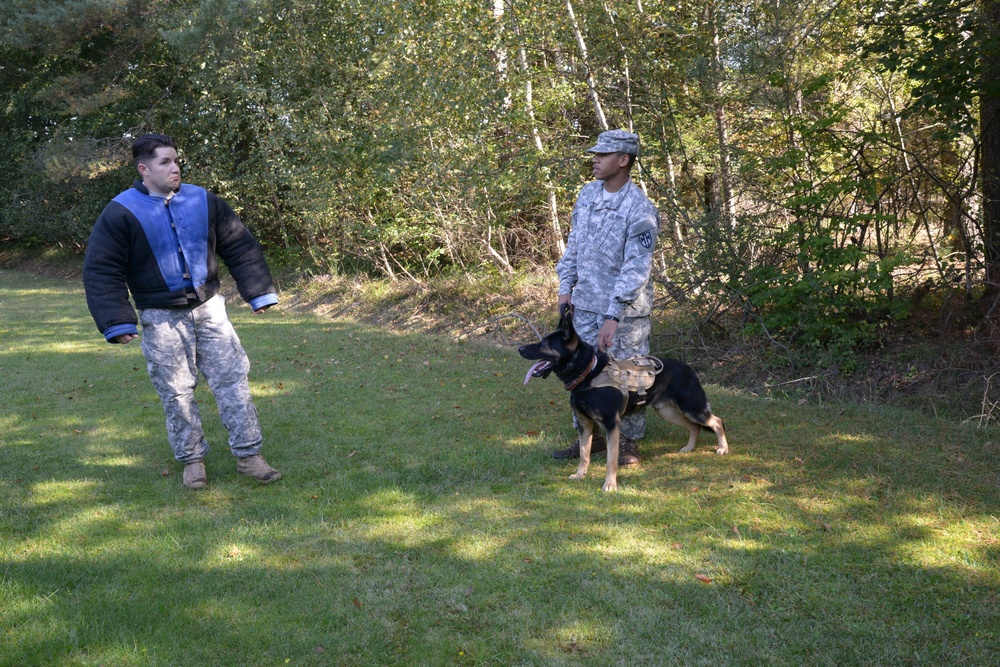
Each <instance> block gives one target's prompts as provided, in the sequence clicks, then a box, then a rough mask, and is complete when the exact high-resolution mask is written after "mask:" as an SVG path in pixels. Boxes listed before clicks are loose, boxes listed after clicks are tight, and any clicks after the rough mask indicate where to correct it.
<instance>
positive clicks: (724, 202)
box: [706, 2, 736, 241]
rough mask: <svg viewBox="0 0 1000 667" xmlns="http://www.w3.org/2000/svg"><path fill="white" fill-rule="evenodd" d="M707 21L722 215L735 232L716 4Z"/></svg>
mask: <svg viewBox="0 0 1000 667" xmlns="http://www.w3.org/2000/svg"><path fill="white" fill-rule="evenodd" d="M706 13H707V19H708V25H709V29H710V30H711V36H712V98H713V99H712V107H713V113H714V116H715V131H716V135H717V138H718V141H719V186H720V193H719V198H720V201H719V215H720V216H721V217H722V222H723V224H724V225H725V226H726V229H727V230H728V231H729V232H730V238H729V239H728V240H729V241H732V232H733V230H734V229H735V227H736V224H735V223H736V221H735V215H734V213H733V185H732V173H731V167H730V163H729V123H728V120H727V119H726V105H725V103H724V101H723V100H724V97H723V92H724V91H723V88H722V73H723V68H722V54H721V49H720V48H719V24H718V21H717V16H716V14H715V3H714V2H710V3H709V4H708V8H707V11H706Z"/></svg>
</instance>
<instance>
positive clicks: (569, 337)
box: [559, 310, 579, 350]
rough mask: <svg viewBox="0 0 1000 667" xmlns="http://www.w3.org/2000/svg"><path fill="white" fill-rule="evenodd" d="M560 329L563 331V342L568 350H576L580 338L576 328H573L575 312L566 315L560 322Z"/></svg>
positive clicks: (569, 311)
mask: <svg viewBox="0 0 1000 667" xmlns="http://www.w3.org/2000/svg"><path fill="white" fill-rule="evenodd" d="M559 328H560V329H561V330H562V341H563V345H565V346H566V349H569V350H575V349H576V345H577V341H578V340H579V338H578V337H577V335H576V328H575V327H574V326H573V311H572V310H567V311H566V314H565V315H563V318H562V319H561V320H560V321H559Z"/></svg>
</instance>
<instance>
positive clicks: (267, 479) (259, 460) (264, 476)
mask: <svg viewBox="0 0 1000 667" xmlns="http://www.w3.org/2000/svg"><path fill="white" fill-rule="evenodd" d="M236 472H238V473H240V474H241V475H247V476H249V477H253V478H254V479H256V480H258V481H261V482H263V483H264V484H270V483H271V482H276V481H278V480H279V479H281V473H280V472H278V471H277V470H275V469H274V468H272V467H271V466H269V465H267V461H265V460H264V457H263V456H261V455H260V454H257V455H256V456H248V457H246V458H243V459H236Z"/></svg>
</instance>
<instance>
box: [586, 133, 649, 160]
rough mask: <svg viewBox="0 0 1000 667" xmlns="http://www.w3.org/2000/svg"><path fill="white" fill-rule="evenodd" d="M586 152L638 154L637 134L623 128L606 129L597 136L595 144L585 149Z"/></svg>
mask: <svg viewBox="0 0 1000 667" xmlns="http://www.w3.org/2000/svg"><path fill="white" fill-rule="evenodd" d="M587 152H588V153H627V154H629V155H638V154H639V135H637V134H633V133H632V132H626V131H625V130H608V131H607V132H601V135H600V136H599V137H597V145H596V146H594V147H593V148H588V149H587Z"/></svg>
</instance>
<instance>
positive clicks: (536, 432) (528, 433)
mask: <svg viewBox="0 0 1000 667" xmlns="http://www.w3.org/2000/svg"><path fill="white" fill-rule="evenodd" d="M525 435H526V436H528V437H529V438H534V437H535V436H536V435H538V431H528V432H527V433H525Z"/></svg>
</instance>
